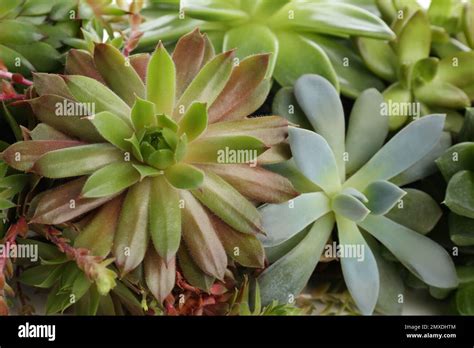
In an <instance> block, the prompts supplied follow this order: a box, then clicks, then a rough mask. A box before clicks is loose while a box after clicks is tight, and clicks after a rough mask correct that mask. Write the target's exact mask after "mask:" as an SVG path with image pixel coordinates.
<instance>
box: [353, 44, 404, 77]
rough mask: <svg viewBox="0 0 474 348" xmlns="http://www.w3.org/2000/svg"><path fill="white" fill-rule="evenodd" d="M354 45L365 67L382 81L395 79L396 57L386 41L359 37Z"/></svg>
mask: <svg viewBox="0 0 474 348" xmlns="http://www.w3.org/2000/svg"><path fill="white" fill-rule="evenodd" d="M355 42H356V45H357V48H358V49H359V52H360V54H361V56H362V59H364V62H365V64H366V65H367V67H368V68H369V69H370V70H371V71H372V72H374V73H375V74H376V75H378V76H380V77H381V78H383V79H384V80H387V81H390V82H393V81H395V80H396V79H397V70H396V69H397V56H396V55H395V52H394V51H393V49H392V47H391V46H390V44H389V43H388V42H386V41H382V40H377V39H370V38H364V37H359V38H357V39H356V41H355Z"/></svg>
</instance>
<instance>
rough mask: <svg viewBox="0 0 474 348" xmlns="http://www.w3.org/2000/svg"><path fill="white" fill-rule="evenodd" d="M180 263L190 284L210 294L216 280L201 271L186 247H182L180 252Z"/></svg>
mask: <svg viewBox="0 0 474 348" xmlns="http://www.w3.org/2000/svg"><path fill="white" fill-rule="evenodd" d="M178 261H179V267H180V269H181V271H182V272H183V275H184V278H186V280H187V281H188V282H189V284H191V285H192V286H195V287H197V288H199V289H202V290H204V291H207V292H209V290H210V289H211V286H212V284H214V281H215V278H214V277H211V276H209V275H207V274H206V273H204V272H203V271H201V269H200V268H199V267H198V265H196V263H195V262H194V261H193V259H192V257H191V255H190V254H189V251H187V250H186V246H185V245H182V246H181V247H180V248H179V250H178Z"/></svg>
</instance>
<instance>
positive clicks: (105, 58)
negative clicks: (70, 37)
mask: <svg viewBox="0 0 474 348" xmlns="http://www.w3.org/2000/svg"><path fill="white" fill-rule="evenodd" d="M94 63H95V66H96V68H97V70H99V72H100V75H101V76H102V78H103V79H104V80H105V82H106V83H107V85H108V86H109V87H110V88H111V89H112V91H114V92H115V93H116V94H117V95H118V96H119V97H120V98H122V99H123V100H124V101H125V102H126V103H127V104H128V105H129V106H132V105H133V104H134V102H135V98H136V97H138V98H145V85H144V84H143V82H142V80H141V79H140V76H138V74H137V73H136V72H135V69H133V67H132V66H131V65H130V64H128V63H127V61H126V60H125V57H124V55H123V54H122V53H121V52H120V51H119V50H118V49H116V48H115V47H113V46H112V45H108V44H102V43H99V44H96V45H95V47H94Z"/></svg>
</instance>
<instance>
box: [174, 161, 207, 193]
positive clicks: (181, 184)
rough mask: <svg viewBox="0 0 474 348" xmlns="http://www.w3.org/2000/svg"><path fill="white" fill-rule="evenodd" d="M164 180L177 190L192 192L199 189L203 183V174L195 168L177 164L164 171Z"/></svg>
mask: <svg viewBox="0 0 474 348" xmlns="http://www.w3.org/2000/svg"><path fill="white" fill-rule="evenodd" d="M165 176H166V179H168V181H169V182H170V184H171V185H173V186H174V187H176V188H178V189H183V190H193V189H197V188H199V186H201V185H202V183H203V181H204V173H203V172H202V171H201V170H199V169H197V168H196V167H194V166H192V165H190V164H186V163H177V164H175V165H173V166H171V167H169V168H168V169H166V171H165Z"/></svg>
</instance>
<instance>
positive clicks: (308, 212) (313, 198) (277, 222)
mask: <svg viewBox="0 0 474 348" xmlns="http://www.w3.org/2000/svg"><path fill="white" fill-rule="evenodd" d="M259 210H260V214H261V215H262V222H263V230H264V232H265V233H266V236H262V237H260V240H261V241H262V243H263V245H264V246H265V247H272V246H276V245H278V244H281V243H283V242H284V241H286V240H288V239H290V238H291V237H293V236H294V235H295V234H297V233H298V232H300V231H302V230H303V229H304V228H305V227H306V226H308V225H310V224H311V223H313V222H314V221H316V220H317V219H319V218H320V217H321V216H323V215H326V214H327V213H328V212H329V211H331V205H330V201H329V199H328V197H327V196H326V195H325V194H324V193H322V192H312V193H304V194H302V195H300V196H298V197H296V198H294V199H292V200H290V201H288V202H284V203H280V204H267V205H264V206H262V207H261V208H260V209H259Z"/></svg>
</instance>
